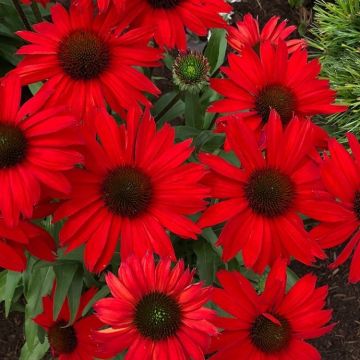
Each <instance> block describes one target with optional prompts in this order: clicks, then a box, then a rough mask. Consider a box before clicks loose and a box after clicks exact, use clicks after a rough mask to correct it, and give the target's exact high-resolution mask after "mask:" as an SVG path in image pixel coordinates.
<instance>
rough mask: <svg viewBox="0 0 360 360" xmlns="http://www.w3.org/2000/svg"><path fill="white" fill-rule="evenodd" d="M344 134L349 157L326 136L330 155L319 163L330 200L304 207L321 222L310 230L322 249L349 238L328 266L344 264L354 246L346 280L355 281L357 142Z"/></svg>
mask: <svg viewBox="0 0 360 360" xmlns="http://www.w3.org/2000/svg"><path fill="white" fill-rule="evenodd" d="M347 136H348V141H349V144H350V148H351V152H352V155H353V158H352V157H351V156H350V154H349V153H348V152H347V151H346V150H345V148H344V147H343V146H342V145H340V144H339V143H338V142H337V141H336V140H335V139H330V140H329V151H330V154H331V158H326V159H325V161H324V163H323V164H322V166H321V175H322V180H323V183H324V185H325V187H326V189H327V190H328V191H329V193H331V194H332V195H333V196H334V199H332V200H329V201H324V202H317V203H316V204H309V206H308V208H309V211H310V215H311V216H313V217H314V218H315V219H318V220H321V221H323V223H322V224H320V225H319V226H317V227H316V228H314V229H313V230H312V231H311V233H310V234H311V237H312V238H313V239H315V240H316V241H318V242H319V244H320V246H321V247H322V248H330V247H334V246H337V245H339V244H342V243H343V242H345V241H347V240H349V241H348V243H347V245H346V246H345V248H344V250H343V251H342V253H341V254H340V255H339V257H338V258H337V259H336V260H335V262H334V263H333V264H331V267H332V268H335V267H337V266H339V265H340V264H342V263H344V262H345V261H346V260H347V259H348V258H349V256H350V255H351V253H352V252H353V251H354V249H355V251H354V256H353V259H352V262H351V266H350V273H349V281H350V282H352V283H356V282H358V281H360V244H359V241H360V231H359V229H360V145H359V142H358V141H357V140H356V138H355V136H354V135H352V134H348V135H347Z"/></svg>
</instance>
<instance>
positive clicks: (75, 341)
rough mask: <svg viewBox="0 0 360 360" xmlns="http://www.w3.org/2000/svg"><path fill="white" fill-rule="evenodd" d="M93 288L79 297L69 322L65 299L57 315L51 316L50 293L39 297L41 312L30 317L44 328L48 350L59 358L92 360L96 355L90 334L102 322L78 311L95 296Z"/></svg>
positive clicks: (65, 359) (51, 301)
mask: <svg viewBox="0 0 360 360" xmlns="http://www.w3.org/2000/svg"><path fill="white" fill-rule="evenodd" d="M95 294H96V290H95V289H90V290H88V291H87V292H85V293H84V294H83V295H82V296H81V299H80V305H79V309H78V311H77V314H76V316H75V320H74V322H73V323H69V322H70V308H69V302H68V299H67V298H66V300H65V302H64V304H63V306H62V308H61V310H60V313H59V316H58V317H57V319H54V316H53V306H54V292H53V293H52V295H51V296H46V297H44V298H43V312H42V313H41V314H39V315H37V316H36V317H35V318H34V319H33V320H34V321H35V322H36V323H37V324H38V325H40V326H41V327H42V328H44V329H45V331H46V332H47V337H48V340H49V344H50V348H51V352H52V354H53V356H54V357H56V358H58V359H59V360H72V359H75V358H79V359H83V360H93V359H94V357H95V356H96V355H97V349H96V345H95V343H94V341H93V339H92V337H91V335H92V333H93V332H94V331H96V330H98V329H99V328H100V327H101V326H102V325H103V323H102V322H101V321H100V320H99V319H98V318H97V317H96V316H95V315H89V316H85V317H82V315H81V314H82V312H83V310H84V309H85V307H86V305H87V304H88V303H89V301H90V300H91V299H92V298H93V297H94V296H95Z"/></svg>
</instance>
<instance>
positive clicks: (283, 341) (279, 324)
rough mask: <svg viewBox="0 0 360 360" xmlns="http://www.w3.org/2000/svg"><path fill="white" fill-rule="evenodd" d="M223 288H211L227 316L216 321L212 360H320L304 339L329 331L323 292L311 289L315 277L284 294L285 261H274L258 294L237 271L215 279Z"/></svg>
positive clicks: (311, 276)
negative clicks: (218, 332)
mask: <svg viewBox="0 0 360 360" xmlns="http://www.w3.org/2000/svg"><path fill="white" fill-rule="evenodd" d="M217 277H218V279H219V281H220V284H221V286H222V287H223V289H214V293H213V301H214V302H215V304H216V305H218V306H219V307H220V308H221V309H223V310H225V311H226V312H227V313H228V314H229V315H231V317H221V318H218V319H217V320H216V322H215V323H216V325H218V326H219V327H220V328H222V329H223V331H222V332H221V333H220V334H219V336H218V337H217V338H214V342H213V344H212V348H213V350H218V352H217V353H216V354H215V355H214V356H212V357H211V358H210V359H211V360H228V359H254V360H255V359H256V360H290V359H291V360H295V359H303V360H320V359H321V356H320V354H319V352H318V351H317V350H316V349H315V348H314V347H313V346H312V345H310V344H308V343H307V342H306V341H305V340H307V339H313V338H317V337H320V336H322V335H324V334H326V333H328V332H329V331H331V330H332V329H333V328H334V326H335V324H330V325H327V324H328V322H329V321H330V320H331V315H332V311H331V310H325V309H324V306H325V302H326V296H327V293H328V287H327V286H322V287H320V288H316V280H317V278H316V276H314V275H311V274H308V275H305V276H304V277H302V278H301V279H300V280H298V281H297V283H296V284H295V285H294V286H293V287H292V288H291V289H290V291H289V292H288V293H286V290H285V289H286V262H285V261H283V260H278V261H277V262H276V263H275V264H274V266H273V268H272V269H271V272H270V274H269V276H268V278H267V280H266V285H265V290H264V292H263V293H262V294H259V295H258V294H257V293H256V291H255V290H254V288H253V287H252V285H251V283H250V282H249V281H248V280H247V279H246V278H245V277H244V276H243V275H241V274H240V273H239V272H235V271H233V272H229V271H220V272H218V274H217Z"/></svg>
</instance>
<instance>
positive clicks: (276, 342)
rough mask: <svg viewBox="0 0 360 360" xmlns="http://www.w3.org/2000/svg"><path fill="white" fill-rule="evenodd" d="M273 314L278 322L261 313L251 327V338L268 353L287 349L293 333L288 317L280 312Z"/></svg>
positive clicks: (261, 349) (255, 344)
mask: <svg viewBox="0 0 360 360" xmlns="http://www.w3.org/2000/svg"><path fill="white" fill-rule="evenodd" d="M272 316H273V317H274V318H275V319H276V320H277V321H278V323H276V322H274V321H273V320H270V319H268V318H267V317H265V316H264V315H260V316H258V317H257V318H256V319H255V321H254V323H253V324H252V327H251V329H250V338H251V341H252V343H253V344H254V346H255V347H257V348H258V349H259V350H260V351H262V352H264V353H268V354H272V353H277V352H279V351H281V350H283V349H286V348H287V346H288V345H289V343H290V340H291V333H292V330H291V326H290V323H289V321H288V320H287V319H285V318H284V317H282V316H280V315H278V314H274V315H273V314H272Z"/></svg>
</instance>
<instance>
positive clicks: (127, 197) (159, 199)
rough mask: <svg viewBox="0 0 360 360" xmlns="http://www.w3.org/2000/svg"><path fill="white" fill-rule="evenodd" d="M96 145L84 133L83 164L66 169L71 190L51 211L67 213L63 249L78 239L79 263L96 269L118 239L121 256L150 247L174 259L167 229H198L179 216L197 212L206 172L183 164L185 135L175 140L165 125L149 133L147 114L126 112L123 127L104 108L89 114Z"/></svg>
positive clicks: (185, 233)
mask: <svg viewBox="0 0 360 360" xmlns="http://www.w3.org/2000/svg"><path fill="white" fill-rule="evenodd" d="M93 116H94V119H95V122H96V125H97V126H96V128H97V133H98V138H99V140H100V143H99V142H97V141H96V140H95V139H94V138H93V137H88V139H87V140H86V146H85V164H84V169H81V170H80V169H79V170H76V171H74V172H73V173H72V177H71V178H72V185H73V191H72V193H71V194H70V196H69V200H68V201H67V202H65V203H64V204H63V205H62V206H60V207H59V209H58V210H57V211H56V212H55V220H59V219H62V218H64V217H67V218H68V221H67V222H66V223H65V225H64V227H63V228H62V230H61V232H60V242H61V244H62V245H65V246H68V248H67V251H70V250H72V249H74V248H76V247H77V246H79V245H81V244H83V243H85V244H86V245H85V264H86V266H87V267H88V268H89V269H90V270H91V271H102V270H103V269H104V268H105V266H106V265H107V264H108V263H109V261H110V259H111V257H112V254H113V253H114V251H115V248H116V245H117V243H118V240H119V239H120V253H121V256H122V258H123V259H125V258H126V257H127V256H128V255H130V254H132V253H135V254H137V255H139V256H142V255H144V254H145V253H146V252H147V251H154V252H155V253H157V254H158V255H161V256H170V257H171V258H172V259H175V254H174V250H173V247H172V244H171V241H170V238H169V236H168V234H167V233H166V231H165V229H168V230H170V231H172V232H174V233H175V234H177V235H179V236H182V237H186V238H193V239H196V237H197V234H199V233H200V228H199V227H198V226H197V225H195V224H194V223H193V222H192V221H191V220H190V219H188V218H187V217H186V216H187V215H191V214H195V213H197V212H199V211H201V210H203V209H204V208H205V206H206V202H205V201H204V198H205V197H206V196H207V195H208V189H207V188H206V187H205V186H203V185H201V184H200V180H201V178H202V177H203V176H204V174H205V171H204V169H203V167H202V166H201V165H199V164H195V163H188V164H184V162H185V161H186V160H187V159H188V158H189V156H190V154H191V153H192V150H193V149H192V147H191V140H186V141H184V142H181V143H178V144H174V139H175V131H174V129H173V128H171V127H170V125H165V126H164V127H163V128H162V129H161V130H159V131H157V130H156V125H155V121H154V120H153V118H151V117H150V113H149V111H146V112H145V114H144V116H143V117H141V116H140V114H135V113H132V114H130V115H129V117H128V118H127V127H125V126H124V125H121V126H118V125H117V124H116V122H115V120H114V119H113V118H111V117H110V116H109V115H108V114H107V113H106V112H105V111H104V112H102V111H101V112H97V113H96V114H94V115H93Z"/></svg>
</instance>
